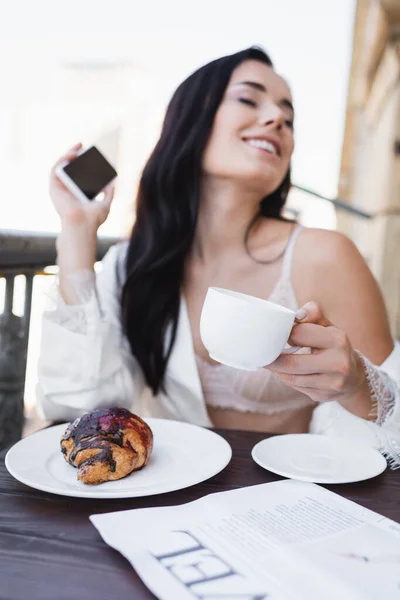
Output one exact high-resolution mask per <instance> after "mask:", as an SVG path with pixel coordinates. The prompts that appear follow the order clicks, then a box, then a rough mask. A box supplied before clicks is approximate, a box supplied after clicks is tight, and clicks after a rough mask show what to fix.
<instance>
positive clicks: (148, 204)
mask: <svg viewBox="0 0 400 600" xmlns="http://www.w3.org/2000/svg"><path fill="white" fill-rule="evenodd" d="M293 121H294V111H293V106H292V99H291V94H290V90H289V88H288V86H287V84H286V83H285V81H284V80H283V79H282V78H281V77H280V76H279V75H278V74H277V73H276V72H275V71H274V70H273V66H272V63H271V61H270V59H269V57H268V56H267V55H266V54H265V53H264V52H263V51H261V50H260V49H256V48H250V49H248V50H245V51H242V52H238V53H236V54H233V55H231V56H227V57H224V58H221V59H219V60H216V61H214V62H212V63H210V64H207V65H205V66H204V67H202V68H201V69H199V70H198V71H196V72H195V73H194V74H192V75H191V76H190V77H189V78H188V79H187V80H186V81H184V82H183V83H182V84H181V86H180V87H179V88H178V89H177V91H176V92H175V94H174V96H173V98H172V100H171V103H170V105H169V107H168V110H167V113H166V117H165V121H164V125H163V129H162V132H161V136H160V139H159V141H158V143H157V145H156V147H155V149H154V151H153V153H152V155H151V157H150V158H149V160H148V162H147V164H146V166H145V169H144V172H143V175H142V179H141V183H140V187H139V192H138V198H137V214H136V222H135V225H134V227H133V231H132V235H131V238H130V240H129V243H122V244H119V245H117V246H115V247H113V248H112V249H111V250H110V251H109V252H108V254H107V256H106V257H105V258H104V260H103V265H102V270H101V272H100V273H99V274H96V275H95V273H94V262H95V247H96V235H97V230H98V228H99V226H100V225H101V224H102V223H103V222H104V221H105V219H106V218H107V215H108V211H109V208H110V203H111V199H112V190H108V191H107V194H106V197H105V199H104V200H103V201H102V202H100V203H97V202H96V203H91V204H89V203H88V204H87V205H82V204H80V203H79V202H78V201H77V200H75V198H73V197H72V195H71V194H69V192H68V191H67V190H66V189H65V188H64V187H63V185H62V184H61V182H60V181H59V180H58V179H57V178H56V176H55V173H54V169H53V172H52V175H51V197H52V199H53V202H54V204H55V207H56V209H57V211H58V213H59V215H60V218H61V225H62V228H61V234H60V236H59V239H58V243H57V250H58V264H59V269H60V276H59V287H60V300H59V302H58V305H57V307H56V309H55V310H54V311H51V312H48V313H47V314H45V317H44V325H43V327H44V331H43V338H42V339H43V344H42V350H41V358H40V365H39V406H40V409H41V412H42V414H43V415H44V416H46V417H47V418H50V419H72V418H74V417H76V416H77V415H80V414H82V413H84V412H87V411H89V410H92V409H94V408H96V407H106V406H111V405H119V406H125V407H127V408H130V409H131V410H133V411H134V412H136V413H139V414H141V415H143V416H149V415H151V416H160V417H168V418H175V419H180V420H183V421H188V422H192V423H197V424H199V425H204V426H212V425H214V426H217V427H234V428H238V429H246V428H248V429H253V430H261V431H266V432H305V431H307V430H310V429H311V430H312V431H324V432H325V433H327V434H332V435H351V436H353V437H354V436H358V437H359V438H360V439H364V440H366V441H368V442H369V443H372V444H374V445H375V446H378V447H380V448H381V450H382V451H384V452H385V453H386V454H387V455H388V456H389V457H390V458H391V460H392V461H394V462H395V463H396V464H400V452H397V449H396V448H395V444H396V443H399V431H400V409H399V396H400V392H399V388H398V386H397V384H396V377H398V375H397V373H396V365H397V362H398V359H396V355H397V356H398V354H399V350H398V349H394V345H393V341H392V339H391V336H390V332H389V326H388V321H387V316H386V312H385V307H384V304H383V301H382V297H381V294H380V292H379V289H378V286H377V285H376V283H375V281H374V279H373V277H372V275H371V274H370V272H369V270H368V268H367V266H366V264H365V262H364V261H363V259H362V257H361V256H360V254H359V253H358V252H357V250H356V248H355V247H354V246H353V244H352V243H351V242H350V241H349V240H348V239H346V238H345V237H343V236H342V235H340V234H338V233H335V232H328V231H323V230H317V229H303V228H301V227H299V226H297V225H296V224H294V223H292V222H290V221H287V220H285V219H284V218H283V217H282V216H281V211H282V209H283V206H284V204H285V200H286V197H287V194H288V191H289V187H290V160H291V156H292V152H293V148H294V136H293ZM79 147H80V146H79V145H78V146H75V147H74V148H73V149H72V150H71V151H70V152H69V153H68V154H67V155H66V156H63V157H62V158H61V159H60V161H64V160H71V159H72V158H73V157H74V156H75V155H76V152H77V151H78V149H79ZM215 285H216V286H219V287H225V288H229V289H234V290H237V291H240V292H245V293H248V294H252V295H255V296H258V297H260V298H265V299H269V300H271V301H273V302H278V303H280V304H282V305H285V306H287V307H289V308H291V309H293V310H296V311H298V312H297V323H298V324H297V325H296V326H295V327H294V328H293V331H292V335H291V338H290V342H291V343H292V344H293V345H297V346H302V347H304V348H308V349H311V351H310V350H308V352H307V351H306V353H304V352H303V353H300V354H296V355H285V356H281V357H279V358H278V359H277V360H276V361H275V363H273V364H272V365H269V366H268V367H267V368H266V369H263V370H260V371H258V372H256V373H250V374H249V373H245V372H242V371H237V370H235V369H232V368H229V367H226V366H223V365H216V364H215V363H214V364H213V363H212V361H211V359H210V358H209V356H208V354H207V352H206V350H205V348H204V346H203V344H202V341H201V338H200V334H199V319H200V312H201V308H202V304H203V301H204V298H205V294H206V291H207V289H208V287H209V286H215ZM300 307H302V308H300ZM374 365H381V367H380V368H378V367H376V366H374ZM145 392H147V393H145ZM326 401H330V402H326ZM317 406H318V408H317V409H316V407H317ZM313 413H314V414H313Z"/></svg>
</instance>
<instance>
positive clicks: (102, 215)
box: [50, 144, 114, 304]
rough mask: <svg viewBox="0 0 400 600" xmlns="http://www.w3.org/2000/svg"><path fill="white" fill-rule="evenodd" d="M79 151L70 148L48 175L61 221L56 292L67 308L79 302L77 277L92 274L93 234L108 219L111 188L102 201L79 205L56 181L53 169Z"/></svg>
mask: <svg viewBox="0 0 400 600" xmlns="http://www.w3.org/2000/svg"><path fill="white" fill-rule="evenodd" d="M81 148H82V144H76V145H75V146H73V147H72V148H71V149H70V150H69V151H68V152H67V153H66V154H65V155H64V156H62V157H61V158H60V159H59V160H58V161H57V163H56V164H55V165H54V167H53V168H52V170H51V175H50V196H51V199H52V201H53V204H54V206H55V209H56V211H57V213H58V214H59V216H60V219H61V233H60V235H59V237H58V239H57V254H58V267H59V289H60V294H61V296H62V298H63V299H64V301H65V302H66V303H67V304H79V303H80V302H81V297H80V294H79V290H78V289H77V284H76V281H77V280H78V279H79V277H80V276H81V274H82V273H84V272H88V271H90V272H92V273H93V274H94V264H95V262H96V245H97V230H98V228H99V227H100V225H102V224H103V223H104V222H105V220H106V219H107V217H108V214H109V212H110V207H111V202H112V199H113V194H114V185H113V184H110V185H109V186H108V187H107V188H106V189H105V190H104V198H103V199H102V200H100V201H95V202H90V201H87V202H82V201H81V200H78V198H76V197H75V196H74V194H73V193H72V192H71V191H70V190H69V189H68V188H67V187H66V186H65V185H64V183H63V182H62V181H61V180H60V179H59V177H58V176H57V173H56V170H57V167H59V165H61V164H62V163H65V162H69V161H71V160H73V159H74V158H76V157H77V156H78V155H79V151H80V150H81Z"/></svg>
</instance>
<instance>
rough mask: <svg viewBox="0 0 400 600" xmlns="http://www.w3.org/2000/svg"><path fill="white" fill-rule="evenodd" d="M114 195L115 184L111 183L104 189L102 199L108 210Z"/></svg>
mask: <svg viewBox="0 0 400 600" xmlns="http://www.w3.org/2000/svg"><path fill="white" fill-rule="evenodd" d="M114 193H115V184H114V182H112V183H110V184H108V185H107V186H106V187H105V188H104V198H103V200H102V203H103V204H104V205H105V206H106V207H107V208H109V207H110V206H111V202H112V201H113V198H114Z"/></svg>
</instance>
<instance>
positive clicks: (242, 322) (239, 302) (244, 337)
mask: <svg viewBox="0 0 400 600" xmlns="http://www.w3.org/2000/svg"><path fill="white" fill-rule="evenodd" d="M295 314H296V313H295V312H293V311H292V310H290V309H289V308H285V307H283V306H280V305H279V304H274V303H273V302H268V301H267V300H262V299H261V298H256V297H255V296H248V295H247V294H241V293H239V292H233V291H231V290H225V289H222V288H216V287H210V288H208V291H207V295H206V298H205V300H204V304H203V309H202V313H201V318H200V336H201V339H202V341H203V344H204V346H205V347H206V349H207V351H208V353H209V355H210V357H211V358H212V359H213V360H215V361H217V362H219V363H223V364H225V365H228V366H230V367H235V368H236V369H242V370H246V371H256V370H257V369H260V368H262V367H265V366H266V365H269V364H271V363H272V362H274V360H276V359H277V358H278V356H279V355H280V354H292V353H293V352H296V351H297V350H299V347H297V346H296V347H294V346H288V347H287V348H285V346H286V345H287V341H288V339H289V337H290V332H291V330H292V327H293V325H294V320H295Z"/></svg>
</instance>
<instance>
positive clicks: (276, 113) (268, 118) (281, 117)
mask: <svg viewBox="0 0 400 600" xmlns="http://www.w3.org/2000/svg"><path fill="white" fill-rule="evenodd" d="M260 122H261V124H262V125H272V126H275V127H276V129H277V130H278V131H280V130H281V129H282V127H283V126H284V124H285V113H284V112H283V110H282V108H281V107H280V106H277V105H276V104H274V103H272V102H271V103H270V104H268V106H266V107H265V110H264V111H263V112H262V114H261V115H260Z"/></svg>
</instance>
